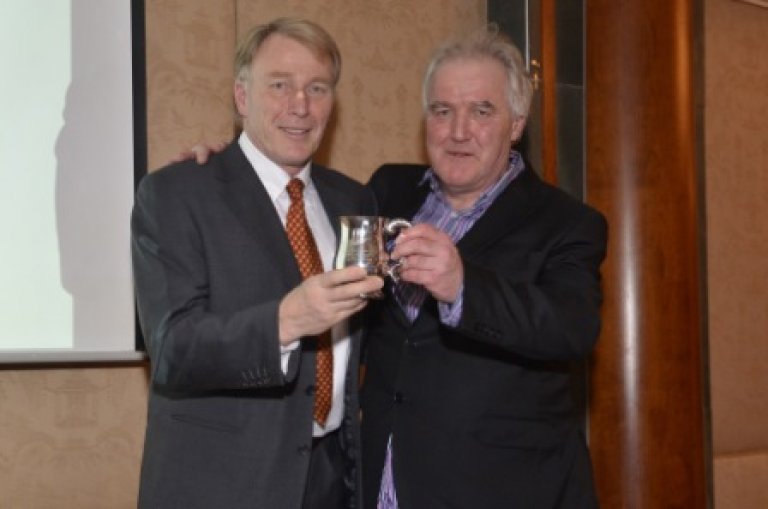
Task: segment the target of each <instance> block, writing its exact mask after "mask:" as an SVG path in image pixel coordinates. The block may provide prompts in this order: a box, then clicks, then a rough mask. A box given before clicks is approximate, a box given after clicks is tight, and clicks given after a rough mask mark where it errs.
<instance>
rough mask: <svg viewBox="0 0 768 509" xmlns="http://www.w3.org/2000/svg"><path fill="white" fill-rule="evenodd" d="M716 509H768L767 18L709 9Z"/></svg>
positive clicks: (728, 2) (749, 9)
mask: <svg viewBox="0 0 768 509" xmlns="http://www.w3.org/2000/svg"><path fill="white" fill-rule="evenodd" d="M705 7H706V10H705V33H706V38H705V51H706V58H705V67H706V83H705V85H706V88H705V94H706V95H705V134H706V139H705V143H706V145H705V151H706V188H707V199H706V204H707V256H708V270H709V273H708V278H709V281H708V286H709V289H708V290H709V343H710V366H711V374H710V377H711V391H712V431H713V447H714V451H713V452H714V474H715V502H716V503H715V507H716V509H762V508H764V507H768V482H766V480H768V59H767V58H766V57H765V55H766V54H768V38H767V37H766V31H767V30H768V8H760V7H757V6H754V5H750V4H748V3H743V2H738V1H735V0H707V1H706V3H705Z"/></svg>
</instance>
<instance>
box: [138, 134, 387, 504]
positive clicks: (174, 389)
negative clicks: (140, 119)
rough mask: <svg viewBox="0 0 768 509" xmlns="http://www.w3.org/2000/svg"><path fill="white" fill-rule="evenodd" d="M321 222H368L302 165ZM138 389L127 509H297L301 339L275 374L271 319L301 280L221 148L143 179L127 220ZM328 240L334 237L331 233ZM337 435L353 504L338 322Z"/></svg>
mask: <svg viewBox="0 0 768 509" xmlns="http://www.w3.org/2000/svg"><path fill="white" fill-rule="evenodd" d="M312 180H313V182H314V183H315V186H316V187H317V189H318V192H319V194H320V197H321V200H322V202H323V206H324V208H325V210H326V213H327V214H328V216H329V219H330V221H331V224H333V225H334V227H336V228H338V221H337V219H336V217H337V216H338V215H342V214H362V213H371V212H372V207H373V202H372V200H371V196H370V193H369V192H368V191H367V190H366V189H365V188H364V187H363V186H362V185H361V184H359V183H357V182H355V181H354V180H352V179H350V178H348V177H345V176H343V175H342V174H340V173H338V172H335V171H333V170H329V169H326V168H323V167H321V166H318V165H313V167H312ZM131 229H132V254H133V264H134V277H135V283H136V293H137V299H138V310H139V318H140V321H141V326H142V330H143V333H144V337H145V340H146V344H147V350H148V353H149V356H150V359H151V368H152V375H151V387H150V394H149V410H148V416H147V432H146V441H145V445H144V457H143V462H142V470H141V488H140V493H139V506H140V507H143V508H163V509H165V508H176V507H178V508H184V509H193V508H206V509H209V508H226V509H236V508H240V507H242V508H246V507H247V508H249V509H253V508H265V509H267V508H268V509H277V508H286V509H288V508H290V509H293V508H299V507H300V505H301V500H302V494H303V491H304V484H305V480H306V473H307V467H308V463H309V456H310V450H311V443H312V400H313V389H314V371H315V368H314V357H315V352H314V341H313V340H312V339H311V338H306V339H304V340H303V341H302V344H301V347H300V348H299V349H297V350H295V351H294V352H293V353H292V354H291V358H290V361H289V367H288V373H287V374H283V371H282V369H281V366H280V350H279V346H278V341H277V337H278V330H277V310H278V304H279V302H280V300H281V299H282V297H283V296H284V295H285V294H286V293H287V292H288V291H289V290H291V289H292V288H294V287H295V286H296V285H298V284H299V283H300V282H301V276H300V273H299V269H298V266H297V265H296V262H295V259H294V256H293V252H292V251H291V248H290V245H289V243H288V240H287V238H286V235H285V231H284V229H283V226H282V224H281V222H280V219H279V217H278V215H277V213H276V211H275V209H274V206H273V205H272V203H271V201H270V199H269V196H268V194H267V192H266V190H265V189H264V187H263V186H262V184H261V182H260V181H259V179H258V177H257V176H256V174H255V172H254V171H253V168H252V167H251V165H250V164H249V162H248V161H247V159H246V158H245V155H244V154H243V152H242V151H241V149H240V147H239V146H238V145H237V144H236V143H234V144H232V145H230V146H229V147H228V148H227V149H226V150H224V151H223V152H222V153H221V154H218V155H215V156H213V157H212V159H211V161H210V162H209V163H208V164H207V165H206V167H202V168H201V167H198V166H197V165H196V164H195V163H194V162H184V163H179V164H176V165H172V166H170V167H167V168H165V169H163V170H161V171H158V172H155V173H152V174H150V175H148V176H147V177H145V178H144V179H143V180H142V182H141V184H140V186H139V190H138V193H137V197H136V203H135V206H134V210H133V216H132V221H131ZM337 235H338V232H337ZM350 332H351V333H352V338H353V339H352V348H351V355H350V363H349V367H348V371H347V381H346V397H345V418H344V423H343V425H342V436H343V444H344V447H345V450H346V452H347V454H348V456H349V458H350V468H349V473H348V477H349V479H348V484H349V485H350V486H351V487H354V492H355V496H354V497H353V498H354V500H353V501H351V502H352V503H351V506H352V507H355V506H359V503H357V500H358V497H359V489H358V486H359V475H360V474H359V472H360V469H359V466H358V457H359V426H358V422H357V416H358V400H357V384H358V377H357V364H358V360H359V341H360V324H359V323H358V322H357V321H356V320H352V321H351V323H350Z"/></svg>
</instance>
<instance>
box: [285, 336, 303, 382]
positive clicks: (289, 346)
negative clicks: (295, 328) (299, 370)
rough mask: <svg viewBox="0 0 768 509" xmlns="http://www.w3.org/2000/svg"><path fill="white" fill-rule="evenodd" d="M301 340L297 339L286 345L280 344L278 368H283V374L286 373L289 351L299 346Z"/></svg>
mask: <svg viewBox="0 0 768 509" xmlns="http://www.w3.org/2000/svg"><path fill="white" fill-rule="evenodd" d="M300 343H301V340H299V339H297V340H295V341H292V342H290V343H288V344H287V345H280V368H281V369H282V370H283V374H284V375H285V374H287V373H288V359H290V357H291V352H293V351H294V350H296V349H297V348H298V347H299V344H300Z"/></svg>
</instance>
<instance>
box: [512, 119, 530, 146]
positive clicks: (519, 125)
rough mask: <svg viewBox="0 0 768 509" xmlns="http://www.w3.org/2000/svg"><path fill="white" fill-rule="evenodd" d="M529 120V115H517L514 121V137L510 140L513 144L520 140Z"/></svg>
mask: <svg viewBox="0 0 768 509" xmlns="http://www.w3.org/2000/svg"><path fill="white" fill-rule="evenodd" d="M527 122H528V117H517V118H516V119H515V120H514V121H513V122H512V139H511V140H509V141H511V142H512V144H515V143H517V142H518V141H520V138H521V137H522V136H523V130H524V129H525V124H526V123H527Z"/></svg>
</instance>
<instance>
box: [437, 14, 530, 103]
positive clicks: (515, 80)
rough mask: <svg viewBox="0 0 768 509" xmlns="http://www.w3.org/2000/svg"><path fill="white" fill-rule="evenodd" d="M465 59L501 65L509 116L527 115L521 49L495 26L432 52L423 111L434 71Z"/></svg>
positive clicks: (526, 85) (527, 93) (526, 80)
mask: <svg viewBox="0 0 768 509" xmlns="http://www.w3.org/2000/svg"><path fill="white" fill-rule="evenodd" d="M464 58H466V59H473V60H475V59H484V58H489V59H492V60H494V61H496V62H498V63H500V64H501V65H502V66H503V67H504V70H505V71H506V73H507V85H508V86H507V99H508V101H509V107H510V109H511V110H512V113H513V114H514V115H515V116H517V117H519V118H526V117H527V116H528V110H529V109H530V107H531V98H532V97H533V84H532V83H531V78H530V76H529V74H528V70H527V69H526V67H525V62H524V61H523V57H522V56H521V55H520V50H518V49H517V47H516V46H515V45H514V43H513V42H512V41H511V40H510V39H509V38H508V37H507V36H505V35H504V34H502V33H500V32H499V28H498V26H497V25H496V24H495V23H491V24H489V25H488V26H486V27H485V28H484V29H482V30H479V31H477V32H474V33H472V34H470V35H469V36H467V37H464V38H461V39H456V40H451V41H448V42H447V43H445V44H443V45H442V46H440V47H438V48H437V49H436V50H435V51H434V53H432V57H431V58H430V60H429V64H428V65H427V70H426V72H425V73H424V83H423V85H422V101H423V106H424V111H427V109H428V108H429V98H428V94H429V88H430V87H431V86H432V79H433V78H434V75H435V72H436V71H437V69H439V68H440V66H441V65H443V64H444V63H446V62H451V61H454V60H459V59H464Z"/></svg>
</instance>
